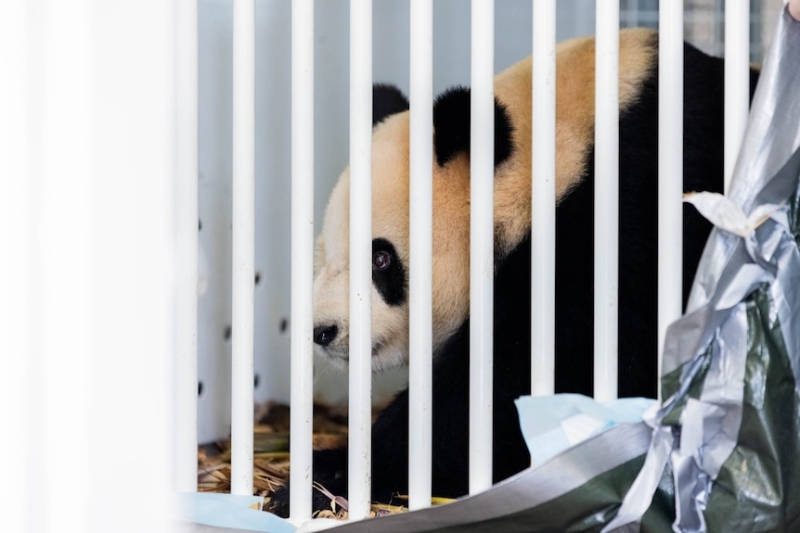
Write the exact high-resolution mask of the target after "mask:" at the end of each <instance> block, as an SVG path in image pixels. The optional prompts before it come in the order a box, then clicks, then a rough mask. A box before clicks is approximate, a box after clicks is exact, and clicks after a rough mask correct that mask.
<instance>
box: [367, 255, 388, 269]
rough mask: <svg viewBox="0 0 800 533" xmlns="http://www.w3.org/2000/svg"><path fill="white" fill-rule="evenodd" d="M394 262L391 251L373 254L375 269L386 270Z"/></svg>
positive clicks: (373, 266)
mask: <svg viewBox="0 0 800 533" xmlns="http://www.w3.org/2000/svg"><path fill="white" fill-rule="evenodd" d="M391 262H392V256H391V255H390V254H389V252H375V253H374V254H372V268H374V269H375V270H386V269H387V268H389V265H390V264H391Z"/></svg>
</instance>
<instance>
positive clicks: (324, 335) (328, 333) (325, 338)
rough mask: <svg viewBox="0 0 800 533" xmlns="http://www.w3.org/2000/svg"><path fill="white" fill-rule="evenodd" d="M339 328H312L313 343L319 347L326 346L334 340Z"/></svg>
mask: <svg viewBox="0 0 800 533" xmlns="http://www.w3.org/2000/svg"><path fill="white" fill-rule="evenodd" d="M338 332H339V328H337V327H336V326H318V327H316V328H314V342H315V343H317V344H319V345H320V346H327V345H329V344H330V343H332V342H333V339H335V338H336V334H337V333H338Z"/></svg>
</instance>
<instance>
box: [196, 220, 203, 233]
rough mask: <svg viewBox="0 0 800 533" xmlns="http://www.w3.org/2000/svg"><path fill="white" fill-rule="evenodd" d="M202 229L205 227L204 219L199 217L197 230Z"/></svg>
mask: <svg viewBox="0 0 800 533" xmlns="http://www.w3.org/2000/svg"><path fill="white" fill-rule="evenodd" d="M201 229H203V221H202V220H200V219H198V220H197V231H200V230H201Z"/></svg>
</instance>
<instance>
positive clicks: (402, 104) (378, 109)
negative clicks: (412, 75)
mask: <svg viewBox="0 0 800 533" xmlns="http://www.w3.org/2000/svg"><path fill="white" fill-rule="evenodd" d="M406 110H408V100H407V99H406V97H405V96H404V95H403V93H402V92H401V91H400V89H398V88H397V87H395V86H394V85H389V84H385V83H376V84H375V85H373V86H372V127H373V128H374V127H375V125H376V124H378V123H379V122H383V120H384V119H385V118H386V117H388V116H390V115H394V114H395V113H402V112H403V111H406Z"/></svg>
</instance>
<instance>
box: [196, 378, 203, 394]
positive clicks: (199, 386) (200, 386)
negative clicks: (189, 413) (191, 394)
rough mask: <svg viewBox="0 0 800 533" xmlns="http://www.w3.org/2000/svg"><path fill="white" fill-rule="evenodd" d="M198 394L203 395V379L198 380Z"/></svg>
mask: <svg viewBox="0 0 800 533" xmlns="http://www.w3.org/2000/svg"><path fill="white" fill-rule="evenodd" d="M197 395H198V396H202V395H203V382H202V381H198V382H197Z"/></svg>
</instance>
